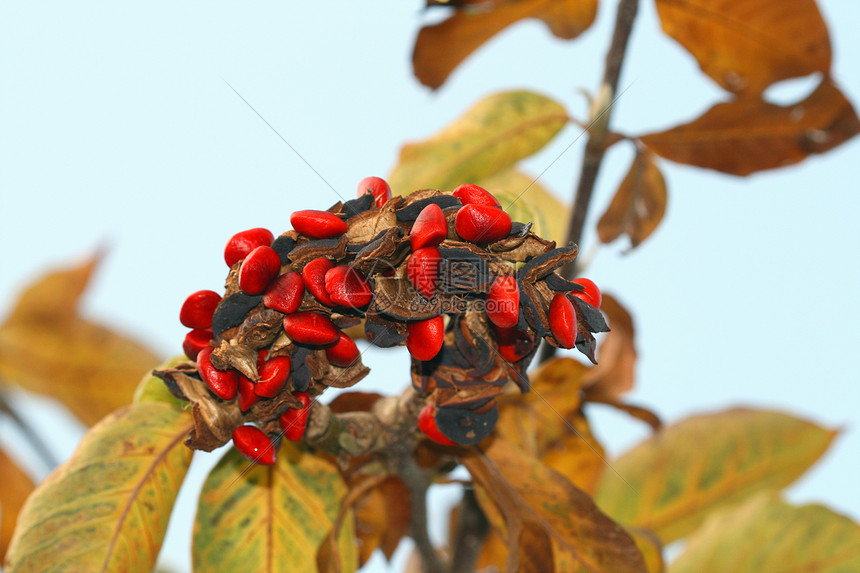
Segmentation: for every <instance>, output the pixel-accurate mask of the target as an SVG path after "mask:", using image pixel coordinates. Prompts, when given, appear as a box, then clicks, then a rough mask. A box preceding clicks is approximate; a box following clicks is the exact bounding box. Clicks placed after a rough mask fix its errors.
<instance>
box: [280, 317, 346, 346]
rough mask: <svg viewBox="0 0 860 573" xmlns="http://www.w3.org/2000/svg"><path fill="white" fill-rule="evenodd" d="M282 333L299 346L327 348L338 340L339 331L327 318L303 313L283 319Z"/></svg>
mask: <svg viewBox="0 0 860 573" xmlns="http://www.w3.org/2000/svg"><path fill="white" fill-rule="evenodd" d="M284 331H285V332H286V333H287V336H289V337H290V338H291V339H292V340H293V341H295V342H298V343H299V344H312V345H314V346H327V345H329V344H334V343H335V342H337V339H338V338H340V330H339V329H338V328H337V326H335V325H334V323H333V322H332V321H331V319H330V318H329V317H327V316H324V315H322V314H319V313H316V312H310V311H303V312H296V313H293V314H289V315H287V316H285V317H284Z"/></svg>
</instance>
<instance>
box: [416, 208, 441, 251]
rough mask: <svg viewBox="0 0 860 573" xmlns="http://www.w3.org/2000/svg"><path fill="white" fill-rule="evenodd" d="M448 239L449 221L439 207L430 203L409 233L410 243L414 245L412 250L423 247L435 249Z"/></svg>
mask: <svg viewBox="0 0 860 573" xmlns="http://www.w3.org/2000/svg"><path fill="white" fill-rule="evenodd" d="M446 237H448V220H447V219H445V213H443V212H442V208H441V207H440V206H439V205H437V204H435V203H430V204H429V205H427V206H426V207H424V208H423V209H422V210H421V212H420V213H418V217H417V218H416V219H415V223H413V225H412V230H411V231H409V242H410V243H411V244H412V250H413V251H417V250H418V249H420V248H421V247H435V246H436V245H438V244H439V243H441V242H442V241H444V240H445V238H446Z"/></svg>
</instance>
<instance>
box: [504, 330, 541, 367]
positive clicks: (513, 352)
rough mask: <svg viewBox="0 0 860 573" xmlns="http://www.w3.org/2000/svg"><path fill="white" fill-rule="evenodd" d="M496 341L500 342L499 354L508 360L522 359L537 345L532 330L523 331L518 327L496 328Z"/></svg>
mask: <svg viewBox="0 0 860 573" xmlns="http://www.w3.org/2000/svg"><path fill="white" fill-rule="evenodd" d="M495 331H496V341H497V342H498V344H499V354H501V356H502V358H504V359H505V360H507V361H508V362H517V361H519V360H522V359H523V357H525V356H526V355H527V354H528V353H529V352H531V351H532V348H534V346H535V337H534V334H532V333H531V332H523V331H522V330H517V329H516V328H498V327H496V328H495Z"/></svg>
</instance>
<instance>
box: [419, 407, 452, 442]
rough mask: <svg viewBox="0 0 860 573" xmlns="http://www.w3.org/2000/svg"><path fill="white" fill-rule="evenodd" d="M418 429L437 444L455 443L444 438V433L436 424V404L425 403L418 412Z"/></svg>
mask: <svg viewBox="0 0 860 573" xmlns="http://www.w3.org/2000/svg"><path fill="white" fill-rule="evenodd" d="M418 429H419V430H421V432H423V433H424V435H425V436H427V437H428V438H430V439H431V440H433V441H434V442H436V443H437V444H441V445H443V446H456V445H457V443H456V442H452V441H451V440H449V439H448V438H446V437H445V435H444V434H442V432H441V431H439V427H438V426H436V406H434V405H433V404H427V405H426V406H424V408H423V409H422V410H421V413H420V414H418Z"/></svg>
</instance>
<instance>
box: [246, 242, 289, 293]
mask: <svg viewBox="0 0 860 573" xmlns="http://www.w3.org/2000/svg"><path fill="white" fill-rule="evenodd" d="M280 270H281V257H279V256H278V253H276V252H275V249H273V248H272V247H257V248H256V249H254V250H253V251H251V252H250V253H248V256H247V257H245V260H244V261H242V266H241V267H240V268H239V288H240V289H242V290H243V291H245V292H246V293H248V294H263V293H264V292H265V291H266V288H267V287H268V286H269V283H271V282H272V279H274V278H275V277H276V276H278V273H279V272H280Z"/></svg>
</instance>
